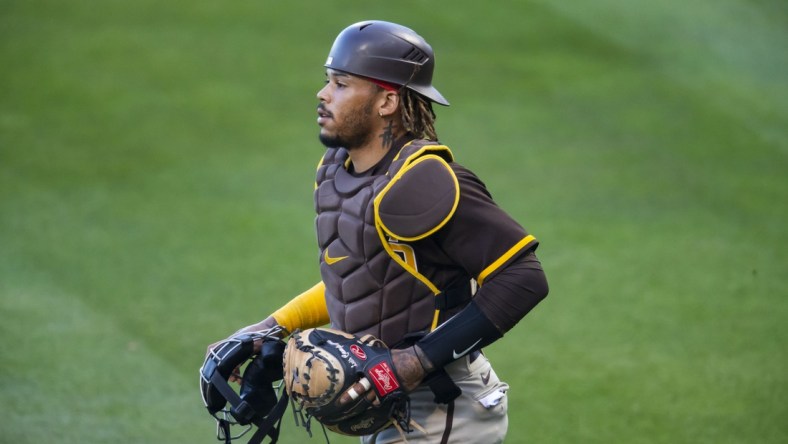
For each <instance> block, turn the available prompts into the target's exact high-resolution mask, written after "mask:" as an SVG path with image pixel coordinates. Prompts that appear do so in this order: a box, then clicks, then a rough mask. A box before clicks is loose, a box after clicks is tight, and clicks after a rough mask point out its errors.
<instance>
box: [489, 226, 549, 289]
mask: <svg viewBox="0 0 788 444" xmlns="http://www.w3.org/2000/svg"><path fill="white" fill-rule="evenodd" d="M534 240H536V238H535V237H534V236H533V235H530V234H529V235H528V236H525V237H524V238H522V239H521V240H520V242H517V243H516V244H514V246H513V247H512V248H510V249H509V250H508V251H507V252H506V253H504V254H503V255H502V256H501V257H499V258H498V259H496V260H495V262H493V263H492V264H490V265H489V266H488V267H487V268H485V269H484V271H482V272H481V273H480V274H479V277H477V278H476V281H477V282H479V285H482V284H483V283H484V280H485V279H487V277H488V276H489V275H490V274H492V273H493V272H494V271H495V270H497V269H498V268H500V267H501V265H503V264H505V263H506V261H508V260H509V259H511V258H512V257H513V256H514V255H515V254H517V253H518V252H519V251H520V250H522V249H523V248H524V247H525V246H526V245H528V244H530V243H531V242H533V241H534Z"/></svg>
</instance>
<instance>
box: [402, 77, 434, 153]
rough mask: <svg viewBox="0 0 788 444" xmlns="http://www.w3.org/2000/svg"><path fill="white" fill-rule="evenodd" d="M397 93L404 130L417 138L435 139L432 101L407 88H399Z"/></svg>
mask: <svg viewBox="0 0 788 444" xmlns="http://www.w3.org/2000/svg"><path fill="white" fill-rule="evenodd" d="M399 94H400V102H399V110H400V113H401V114H402V124H403V126H405V130H406V131H407V132H409V133H411V134H413V135H414V136H416V137H418V138H419V139H427V140H436V141H437V140H438V134H437V133H436V132H435V112H434V111H433V110H432V102H430V101H429V100H427V99H426V98H424V97H423V96H422V95H421V94H418V93H416V92H414V91H412V90H410V89H408V88H401V89H400V91H399Z"/></svg>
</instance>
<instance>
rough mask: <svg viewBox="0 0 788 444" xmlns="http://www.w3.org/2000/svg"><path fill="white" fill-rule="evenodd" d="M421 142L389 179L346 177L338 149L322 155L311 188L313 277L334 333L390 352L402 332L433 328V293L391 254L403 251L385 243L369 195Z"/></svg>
mask: <svg viewBox="0 0 788 444" xmlns="http://www.w3.org/2000/svg"><path fill="white" fill-rule="evenodd" d="M425 144H426V142H425V141H416V142H413V143H411V144H409V145H406V146H405V147H404V148H402V150H401V151H400V153H399V155H398V157H397V158H395V159H394V161H393V162H392V164H391V166H390V167H389V170H388V174H384V175H380V176H375V177H354V176H353V175H351V174H350V173H348V172H347V170H346V168H345V164H346V163H347V162H349V158H348V153H347V151H345V150H344V149H328V150H327V152H326V154H325V156H324V157H323V162H322V164H321V165H320V167H319V168H318V171H317V181H316V183H317V188H316V190H315V206H316V211H317V221H316V225H317V237H318V245H319V247H320V272H321V275H322V279H323V282H324V283H325V285H326V303H327V306H328V312H329V315H330V317H331V325H332V327H333V328H335V329H338V330H342V331H345V332H348V333H351V334H355V335H363V334H372V335H374V336H375V337H377V338H379V339H381V340H383V341H384V342H385V343H386V344H388V345H389V346H393V345H395V344H397V343H398V342H399V341H400V340H402V339H403V337H404V336H405V335H406V334H408V333H414V332H421V331H428V330H429V329H430V327H431V325H432V323H433V317H434V314H435V302H434V295H435V293H436V292H435V291H434V289H430V287H429V286H428V285H427V284H425V283H424V282H422V281H421V280H419V279H418V278H417V277H416V276H414V275H413V274H412V273H411V272H409V271H408V270H406V269H405V268H404V267H403V266H401V265H400V263H398V261H397V260H395V259H394V258H393V257H392V254H393V253H394V251H392V249H393V250H396V251H398V252H402V251H403V249H407V248H409V247H408V246H406V245H401V244H396V243H393V244H388V243H389V242H390V241H391V239H389V237H388V236H386V235H385V233H384V232H383V230H382V228H381V226H380V223H379V221H376V219H375V212H374V208H373V201H374V199H375V196H377V195H378V193H379V192H380V191H381V190H382V189H383V188H384V187H385V186H386V185H387V184H388V183H389V181H390V180H391V177H394V175H395V174H396V172H397V171H398V170H399V169H400V168H401V167H402V166H403V164H404V163H405V162H406V161H407V160H408V158H409V157H411V156H419V155H420V154H421V153H423V150H421V148H422V147H423V146H424V145H425ZM435 148H436V149H440V148H445V147H437V146H436V147H435ZM445 150H446V151H447V152H448V148H445ZM447 156H449V157H450V156H451V154H450V152H449V154H448V155H447ZM383 242H387V245H386V246H385V247H384V244H383ZM392 245H393V247H392ZM411 251H412V250H411ZM394 254H396V253H394Z"/></svg>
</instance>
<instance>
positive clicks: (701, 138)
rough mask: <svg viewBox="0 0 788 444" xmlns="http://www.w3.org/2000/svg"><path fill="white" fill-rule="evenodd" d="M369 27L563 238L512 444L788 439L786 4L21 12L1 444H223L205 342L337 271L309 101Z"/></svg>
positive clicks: (492, 351)
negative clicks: (404, 48) (424, 44)
mask: <svg viewBox="0 0 788 444" xmlns="http://www.w3.org/2000/svg"><path fill="white" fill-rule="evenodd" d="M367 18H378V19H385V20H392V21H398V22H401V23H403V24H406V25H409V26H411V27H413V28H414V29H416V30H418V31H419V32H420V33H421V34H422V35H424V36H425V37H426V38H427V39H428V41H430V42H431V43H432V45H433V46H434V48H435V49H436V52H437V66H438V68H437V71H436V75H435V84H436V85H437V87H438V88H439V89H440V90H441V92H442V93H443V94H444V95H445V96H446V97H447V98H448V99H449V100H450V101H451V102H452V106H451V107H450V108H446V109H443V108H441V109H438V110H437V111H438V122H437V123H438V132H439V134H440V135H441V138H442V140H443V142H445V143H447V144H448V145H449V146H451V147H452V149H453V151H454V153H455V155H456V157H457V158H458V159H459V160H460V161H461V163H463V164H465V165H467V166H468V167H470V168H471V169H473V170H475V171H476V172H477V173H478V174H479V175H480V176H481V177H482V178H483V179H484V180H485V182H486V183H487V185H488V187H489V188H490V190H491V191H492V193H493V195H494V196H495V197H496V199H497V200H498V202H499V203H500V204H501V205H502V206H503V207H505V208H506V209H507V210H508V211H509V212H510V213H512V214H513V215H514V216H515V217H516V218H517V219H518V220H520V221H521V222H522V223H523V224H524V225H525V226H526V227H527V228H528V229H529V231H531V232H532V233H534V234H535V235H536V236H537V237H539V239H540V240H541V247H540V249H539V256H540V258H541V259H542V262H543V264H544V267H545V269H546V271H547V273H548V278H549V280H550V284H551V293H550V296H549V297H548V298H547V299H546V300H545V301H544V302H543V303H542V304H541V305H540V306H539V307H537V309H536V310H534V311H533V312H532V313H531V314H530V315H529V316H527V317H526V318H525V320H524V321H523V322H521V323H520V324H519V325H518V326H517V327H516V328H515V329H514V330H513V331H512V332H510V333H509V334H508V335H507V336H506V337H505V338H504V339H503V340H501V341H500V342H498V343H496V344H494V345H493V346H491V347H490V348H489V349H488V350H487V353H488V355H489V356H491V358H492V360H493V362H494V364H495V366H496V369H497V371H498V374H499V375H500V376H501V377H502V378H503V379H505V380H506V381H508V382H509V383H510V384H511V386H512V389H511V392H510V405H511V407H510V429H509V439H508V440H507V442H508V443H512V444H517V443H715V444H716V443H786V442H788V402H786V399H788V371H786V367H787V366H788V357H787V356H786V350H787V348H788V324H786V320H788V253H786V248H785V247H786V243H788V228H786V226H787V225H788V223H787V222H786V220H788V53H787V52H786V51H785V45H786V43H788V6H786V3H785V2H783V1H777V0H774V1H769V0H751V1H744V0H717V1H712V0H700V1H696V2H685V1H678V0H665V1H661V2H646V1H625V0H593V1H589V2H548V1H546V0H530V1H517V2H515V1H510V2H492V3H491V2H472V1H464V0H463V1H453V2H439V1H432V2H426V1H417V0H408V1H400V2H388V4H387V5H379V4H373V2H361V1H355V0H349V1H346V2H342V3H337V4H335V3H333V2H305V1H294V2H273V1H267V0H236V1H223V2H222V1H204V0H197V1H193V2H154V1H149V0H141V1H135V2H126V1H119V0H111V1H110V0H107V1H93V2H91V1H86V0H71V1H67V2H64V1H51V0H50V1H44V0H27V1H17V0H0V334H2V341H1V344H2V345H0V403H2V405H3V416H4V417H3V420H2V421H0V442H2V443H17V444H19V443H42V442H51V443H64V444H72V443H73V444H76V443H79V444H90V443H211V442H216V441H215V440H214V438H213V435H212V433H213V432H214V424H213V421H212V420H211V418H210V417H209V416H208V415H207V414H206V413H205V411H204V408H203V406H202V403H201V400H200V395H199V391H198V384H197V382H198V375H197V370H198V368H199V366H200V364H201V362H202V358H203V353H204V350H205V346H206V345H207V344H208V343H210V342H213V341H215V340H217V339H219V338H222V337H224V336H226V335H227V334H229V333H230V332H232V331H234V330H235V329H236V328H238V327H241V326H243V325H247V324H249V323H252V322H255V321H257V320H259V319H261V318H263V317H265V316H266V315H268V314H269V313H270V312H271V311H273V310H274V309H276V308H278V307H279V306H280V305H281V304H282V303H284V302H285V301H287V300H289V299H290V297H292V296H293V295H295V294H297V293H298V292H300V291H302V290H303V289H306V288H308V287H309V286H311V285H312V284H313V283H314V282H316V281H317V280H318V279H319V275H318V270H317V256H316V246H315V236H314V233H313V207H312V188H313V178H314V177H313V174H314V167H315V165H316V163H317V161H318V159H319V156H320V155H321V152H322V146H321V145H320V144H319V142H318V141H317V126H316V124H315V111H314V110H315V106H316V104H317V102H316V99H315V93H316V91H317V90H318V89H319V88H320V87H321V85H322V82H323V79H324V73H323V68H322V63H323V62H324V60H325V57H326V54H327V52H328V49H329V47H330V45H331V42H332V40H333V38H334V36H335V35H336V34H337V32H339V31H340V30H341V29H342V28H343V27H345V26H346V25H348V24H350V23H353V22H355V21H359V20H362V19H367ZM283 428H284V431H283V433H284V438H283V440H282V441H280V442H284V443H285V444H292V443H304V442H315V443H320V442H324V440H323V438H322V436H321V435H317V436H315V438H312V439H307V437H306V434H305V433H304V431H303V430H300V429H296V428H295V427H294V425H293V422H292V418H291V417H290V416H289V414H288V416H286V417H285V421H284V426H283ZM243 442H245V441H243ZM332 442H341V443H345V442H356V441H355V440H352V439H343V438H335V437H332Z"/></svg>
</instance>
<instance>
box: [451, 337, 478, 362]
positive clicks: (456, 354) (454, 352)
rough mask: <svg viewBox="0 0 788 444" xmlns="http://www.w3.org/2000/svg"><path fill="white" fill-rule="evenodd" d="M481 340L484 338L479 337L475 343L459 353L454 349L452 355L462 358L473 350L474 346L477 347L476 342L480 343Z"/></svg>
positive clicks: (455, 357)
mask: <svg viewBox="0 0 788 444" xmlns="http://www.w3.org/2000/svg"><path fill="white" fill-rule="evenodd" d="M480 342H482V338H479V340H478V341H476V342H474V343H473V345H471V346H470V347H468V348H466V349H465V350H463V351H462V352H460V353H457V352H456V351H454V350H452V351H451V354H452V356H454V359H460V358H462V357H463V356H465V355H466V354H467V353H468V352H469V351H471V350H473V347H476V344H478V343H480Z"/></svg>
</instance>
